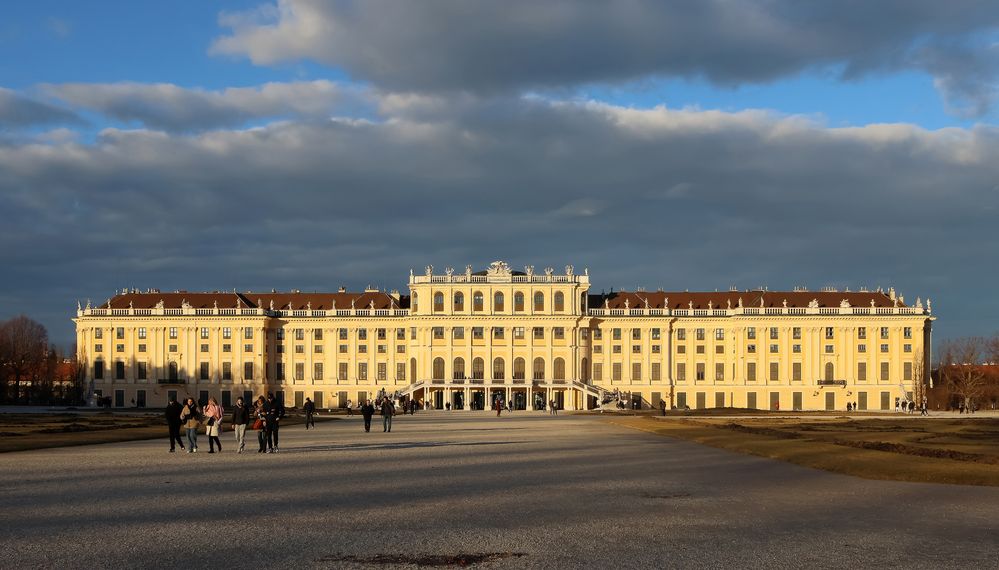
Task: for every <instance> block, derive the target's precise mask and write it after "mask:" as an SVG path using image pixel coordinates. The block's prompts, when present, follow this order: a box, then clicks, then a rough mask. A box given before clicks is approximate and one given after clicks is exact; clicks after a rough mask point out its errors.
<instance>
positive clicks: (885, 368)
mask: <svg viewBox="0 0 999 570" xmlns="http://www.w3.org/2000/svg"><path fill="white" fill-rule="evenodd" d="M888 366H889V365H888V363H887V362H882V363H881V381H882V382H887V381H888Z"/></svg>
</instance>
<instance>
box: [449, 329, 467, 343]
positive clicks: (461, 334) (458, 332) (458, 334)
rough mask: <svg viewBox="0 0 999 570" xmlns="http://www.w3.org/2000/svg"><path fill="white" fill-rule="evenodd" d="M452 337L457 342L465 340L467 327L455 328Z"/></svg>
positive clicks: (452, 330)
mask: <svg viewBox="0 0 999 570" xmlns="http://www.w3.org/2000/svg"><path fill="white" fill-rule="evenodd" d="M451 336H452V337H453V338H454V339H455V340H464V338H465V327H454V328H453V329H451Z"/></svg>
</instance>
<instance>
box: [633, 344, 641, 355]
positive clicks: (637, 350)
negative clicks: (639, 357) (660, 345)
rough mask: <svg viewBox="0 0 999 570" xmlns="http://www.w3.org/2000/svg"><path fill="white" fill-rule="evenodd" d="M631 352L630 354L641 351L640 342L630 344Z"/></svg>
mask: <svg viewBox="0 0 999 570" xmlns="http://www.w3.org/2000/svg"><path fill="white" fill-rule="evenodd" d="M631 353H632V354H641V353H642V345H640V344H633V345H631Z"/></svg>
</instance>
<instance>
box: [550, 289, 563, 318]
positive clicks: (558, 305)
mask: <svg viewBox="0 0 999 570" xmlns="http://www.w3.org/2000/svg"><path fill="white" fill-rule="evenodd" d="M552 308H553V309H554V310H555V311H556V312H559V313H561V312H562V311H564V310H565V295H563V294H562V292H561V291H559V292H557V293H555V298H554V299H552Z"/></svg>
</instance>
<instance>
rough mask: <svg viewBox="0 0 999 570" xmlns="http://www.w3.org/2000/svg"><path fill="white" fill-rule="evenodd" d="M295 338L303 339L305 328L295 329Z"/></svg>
mask: <svg viewBox="0 0 999 570" xmlns="http://www.w3.org/2000/svg"><path fill="white" fill-rule="evenodd" d="M295 340H305V329H295Z"/></svg>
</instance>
